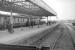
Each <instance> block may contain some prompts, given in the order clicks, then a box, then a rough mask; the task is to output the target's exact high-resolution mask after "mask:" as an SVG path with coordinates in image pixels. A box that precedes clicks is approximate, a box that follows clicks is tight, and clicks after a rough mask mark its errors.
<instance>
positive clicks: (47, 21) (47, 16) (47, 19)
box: [47, 16, 48, 26]
mask: <svg viewBox="0 0 75 50" xmlns="http://www.w3.org/2000/svg"><path fill="white" fill-rule="evenodd" d="M47 26H48V16H47Z"/></svg>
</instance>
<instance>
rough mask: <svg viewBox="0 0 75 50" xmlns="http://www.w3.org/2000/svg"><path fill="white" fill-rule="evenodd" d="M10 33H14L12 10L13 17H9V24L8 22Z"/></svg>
mask: <svg viewBox="0 0 75 50" xmlns="http://www.w3.org/2000/svg"><path fill="white" fill-rule="evenodd" d="M8 31H9V32H10V33H13V32H14V30H13V15H12V10H11V16H10V17H9V22H8Z"/></svg>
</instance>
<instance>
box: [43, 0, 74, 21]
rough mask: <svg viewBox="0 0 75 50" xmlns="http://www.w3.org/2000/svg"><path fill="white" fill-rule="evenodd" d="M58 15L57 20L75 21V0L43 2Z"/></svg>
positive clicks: (49, 0) (48, 0)
mask: <svg viewBox="0 0 75 50" xmlns="http://www.w3.org/2000/svg"><path fill="white" fill-rule="evenodd" d="M44 1H45V2H46V3H47V4H48V5H49V6H50V7H52V8H53V9H54V10H55V11H56V12H57V14H58V16H57V17H58V18H59V19H63V20H64V19H75V0H44Z"/></svg>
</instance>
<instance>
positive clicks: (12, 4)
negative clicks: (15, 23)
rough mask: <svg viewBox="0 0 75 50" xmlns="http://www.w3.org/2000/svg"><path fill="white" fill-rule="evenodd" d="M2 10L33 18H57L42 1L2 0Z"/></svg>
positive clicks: (0, 6)
mask: <svg viewBox="0 0 75 50" xmlns="http://www.w3.org/2000/svg"><path fill="white" fill-rule="evenodd" d="M0 10H1V11H2V10H3V11H9V12H10V11H11V10H12V11H13V12H15V13H20V14H28V15H32V16H55V15H56V12H55V11H53V10H52V9H51V8H50V7H49V6H48V5H46V4H45V3H44V2H43V1H42V0H0Z"/></svg>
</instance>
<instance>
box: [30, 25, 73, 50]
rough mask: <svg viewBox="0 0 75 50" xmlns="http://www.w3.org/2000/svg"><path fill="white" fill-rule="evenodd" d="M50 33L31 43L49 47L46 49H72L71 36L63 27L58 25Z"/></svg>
mask: <svg viewBox="0 0 75 50" xmlns="http://www.w3.org/2000/svg"><path fill="white" fill-rule="evenodd" d="M51 33H52V34H50V35H49V34H48V35H46V36H44V37H43V38H41V39H40V40H38V41H37V42H35V43H33V44H31V45H34V46H37V47H39V48H41V47H49V48H48V50H74V48H73V41H72V38H71V36H70V33H69V34H68V30H67V29H66V28H65V27H61V26H59V27H58V28H57V29H56V30H55V31H54V32H51Z"/></svg>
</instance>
